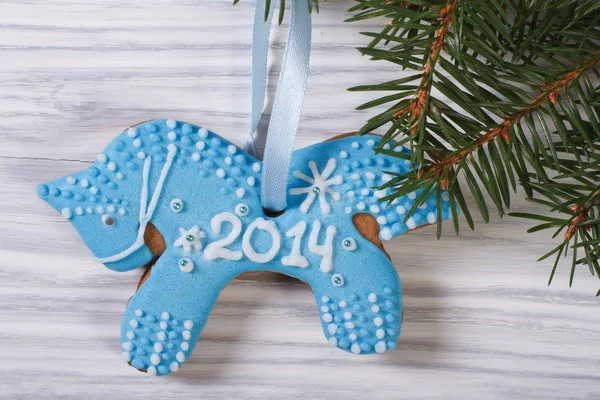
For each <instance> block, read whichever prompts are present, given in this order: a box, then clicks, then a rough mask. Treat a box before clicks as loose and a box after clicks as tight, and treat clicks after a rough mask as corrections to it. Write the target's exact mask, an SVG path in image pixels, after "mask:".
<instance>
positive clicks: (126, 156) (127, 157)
mask: <svg viewBox="0 0 600 400" xmlns="http://www.w3.org/2000/svg"><path fill="white" fill-rule="evenodd" d="M121 158H123V160H125V161H129V160H131V159H132V158H133V154H131V153H130V152H128V151H126V152H124V153H122V154H121Z"/></svg>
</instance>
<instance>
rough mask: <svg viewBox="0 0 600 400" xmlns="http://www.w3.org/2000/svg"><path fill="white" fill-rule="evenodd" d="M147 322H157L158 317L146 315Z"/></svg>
mask: <svg viewBox="0 0 600 400" xmlns="http://www.w3.org/2000/svg"><path fill="white" fill-rule="evenodd" d="M146 321H148V322H156V317H155V316H154V315H152V314H148V315H146Z"/></svg>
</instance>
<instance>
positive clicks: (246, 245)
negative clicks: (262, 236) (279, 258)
mask: <svg viewBox="0 0 600 400" xmlns="http://www.w3.org/2000/svg"><path fill="white" fill-rule="evenodd" d="M255 229H260V230H263V231H265V232H267V233H268V234H269V235H271V240H272V244H271V248H270V249H269V251H267V252H265V253H261V254H259V253H257V252H256V251H255V250H254V248H253V247H252V243H250V238H251V236H252V232H254V230H255ZM280 248H281V234H280V233H279V230H278V229H277V226H276V225H275V222H273V221H271V220H265V219H264V218H257V219H255V220H254V221H253V222H252V223H251V224H250V225H249V226H248V228H247V229H246V232H244V236H243V238H242V251H243V252H244V254H245V255H246V257H248V258H249V259H250V260H251V261H254V262H256V263H259V264H265V263H268V262H269V261H271V260H272V259H274V258H275V256H276V255H277V253H279V249H280Z"/></svg>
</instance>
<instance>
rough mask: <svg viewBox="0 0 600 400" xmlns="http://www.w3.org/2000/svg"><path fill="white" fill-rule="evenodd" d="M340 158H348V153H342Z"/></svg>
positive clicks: (343, 151)
mask: <svg viewBox="0 0 600 400" xmlns="http://www.w3.org/2000/svg"><path fill="white" fill-rule="evenodd" d="M340 157H341V158H348V152H347V151H346V150H342V151H340Z"/></svg>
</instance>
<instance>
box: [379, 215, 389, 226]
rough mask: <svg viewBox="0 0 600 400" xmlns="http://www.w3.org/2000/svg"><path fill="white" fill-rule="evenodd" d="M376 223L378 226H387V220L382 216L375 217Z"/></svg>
mask: <svg viewBox="0 0 600 400" xmlns="http://www.w3.org/2000/svg"><path fill="white" fill-rule="evenodd" d="M377 223H378V224H379V225H385V224H387V218H386V217H384V216H383V215H380V216H379V217H377Z"/></svg>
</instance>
